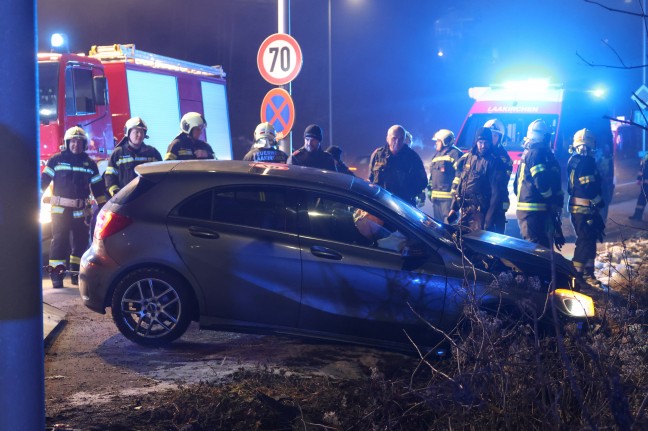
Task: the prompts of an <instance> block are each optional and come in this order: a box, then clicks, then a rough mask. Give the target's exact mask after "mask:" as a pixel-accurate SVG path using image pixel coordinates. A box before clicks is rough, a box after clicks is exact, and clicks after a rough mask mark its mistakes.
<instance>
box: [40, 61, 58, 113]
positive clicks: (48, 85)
mask: <svg viewBox="0 0 648 431" xmlns="http://www.w3.org/2000/svg"><path fill="white" fill-rule="evenodd" d="M58 66H59V65H58V63H38V95H39V101H40V108H39V116H40V122H41V123H48V122H49V121H51V120H53V119H55V118H56V116H57V105H58V103H57V102H58V96H57V95H58Z"/></svg>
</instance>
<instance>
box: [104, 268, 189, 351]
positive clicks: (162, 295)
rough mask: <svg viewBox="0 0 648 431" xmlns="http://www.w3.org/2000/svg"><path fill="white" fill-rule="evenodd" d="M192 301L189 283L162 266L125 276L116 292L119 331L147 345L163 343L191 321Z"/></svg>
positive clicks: (115, 314)
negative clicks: (161, 267)
mask: <svg viewBox="0 0 648 431" xmlns="http://www.w3.org/2000/svg"><path fill="white" fill-rule="evenodd" d="M192 304H193V301H191V296H190V293H189V288H188V287H187V283H186V282H185V281H184V280H183V279H182V278H181V277H179V276H178V275H176V274H173V273H171V272H169V271H166V270H163V269H160V268H140V269H137V270H134V271H132V272H130V273H128V274H126V276H124V277H123V278H122V279H121V280H120V281H119V283H118V284H117V287H116V288H115V291H114V293H113V297H112V316H113V320H114V321H115V324H116V325H117V328H118V329H119V332H121V333H122V334H123V335H124V336H125V337H126V338H128V339H129V340H131V341H134V342H135V343H137V344H141V345H144V346H164V345H166V344H169V343H170V342H172V341H173V340H175V339H177V338H179V337H180V336H182V334H184V332H185V331H186V330H187V327H188V326H189V324H190V323H191V320H192V318H191V316H192V315H193V310H192Z"/></svg>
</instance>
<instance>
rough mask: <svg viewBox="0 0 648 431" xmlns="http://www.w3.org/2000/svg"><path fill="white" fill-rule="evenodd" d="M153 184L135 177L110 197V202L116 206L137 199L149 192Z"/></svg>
mask: <svg viewBox="0 0 648 431" xmlns="http://www.w3.org/2000/svg"><path fill="white" fill-rule="evenodd" d="M154 185H155V183H153V182H151V181H148V180H146V179H144V178H142V177H139V176H138V177H136V178H135V179H134V180H133V181H131V182H130V183H128V184H126V186H125V187H124V188H123V189H121V190H120V191H119V193H117V194H116V195H115V196H113V197H112V199H111V200H112V201H113V202H115V203H117V204H120V205H122V204H125V203H128V202H131V201H132V200H135V199H137V198H138V197H139V196H141V195H142V194H144V193H146V192H147V191H148V190H150V189H151V188H152V187H153V186H154Z"/></svg>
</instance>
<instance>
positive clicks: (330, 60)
mask: <svg viewBox="0 0 648 431" xmlns="http://www.w3.org/2000/svg"><path fill="white" fill-rule="evenodd" d="M331 3H332V2H331V0H328V87H329V88H328V90H329V132H328V135H329V144H330V145H333V144H334V143H335V141H333V44H332V40H333V36H332V35H333V32H332V29H333V26H332V20H331V16H332V13H331V11H332V9H331V8H332V4H331Z"/></svg>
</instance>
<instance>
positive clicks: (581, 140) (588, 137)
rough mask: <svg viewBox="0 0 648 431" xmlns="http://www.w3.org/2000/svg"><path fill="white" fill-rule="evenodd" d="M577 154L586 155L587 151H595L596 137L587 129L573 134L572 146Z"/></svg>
mask: <svg viewBox="0 0 648 431" xmlns="http://www.w3.org/2000/svg"><path fill="white" fill-rule="evenodd" d="M572 145H573V147H574V150H575V151H576V153H577V154H583V155H585V154H587V152H588V151H594V150H595V149H596V137H595V136H594V133H592V131H591V130H589V129H581V130H579V131H578V132H576V133H575V134H574V143H573V144H572Z"/></svg>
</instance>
